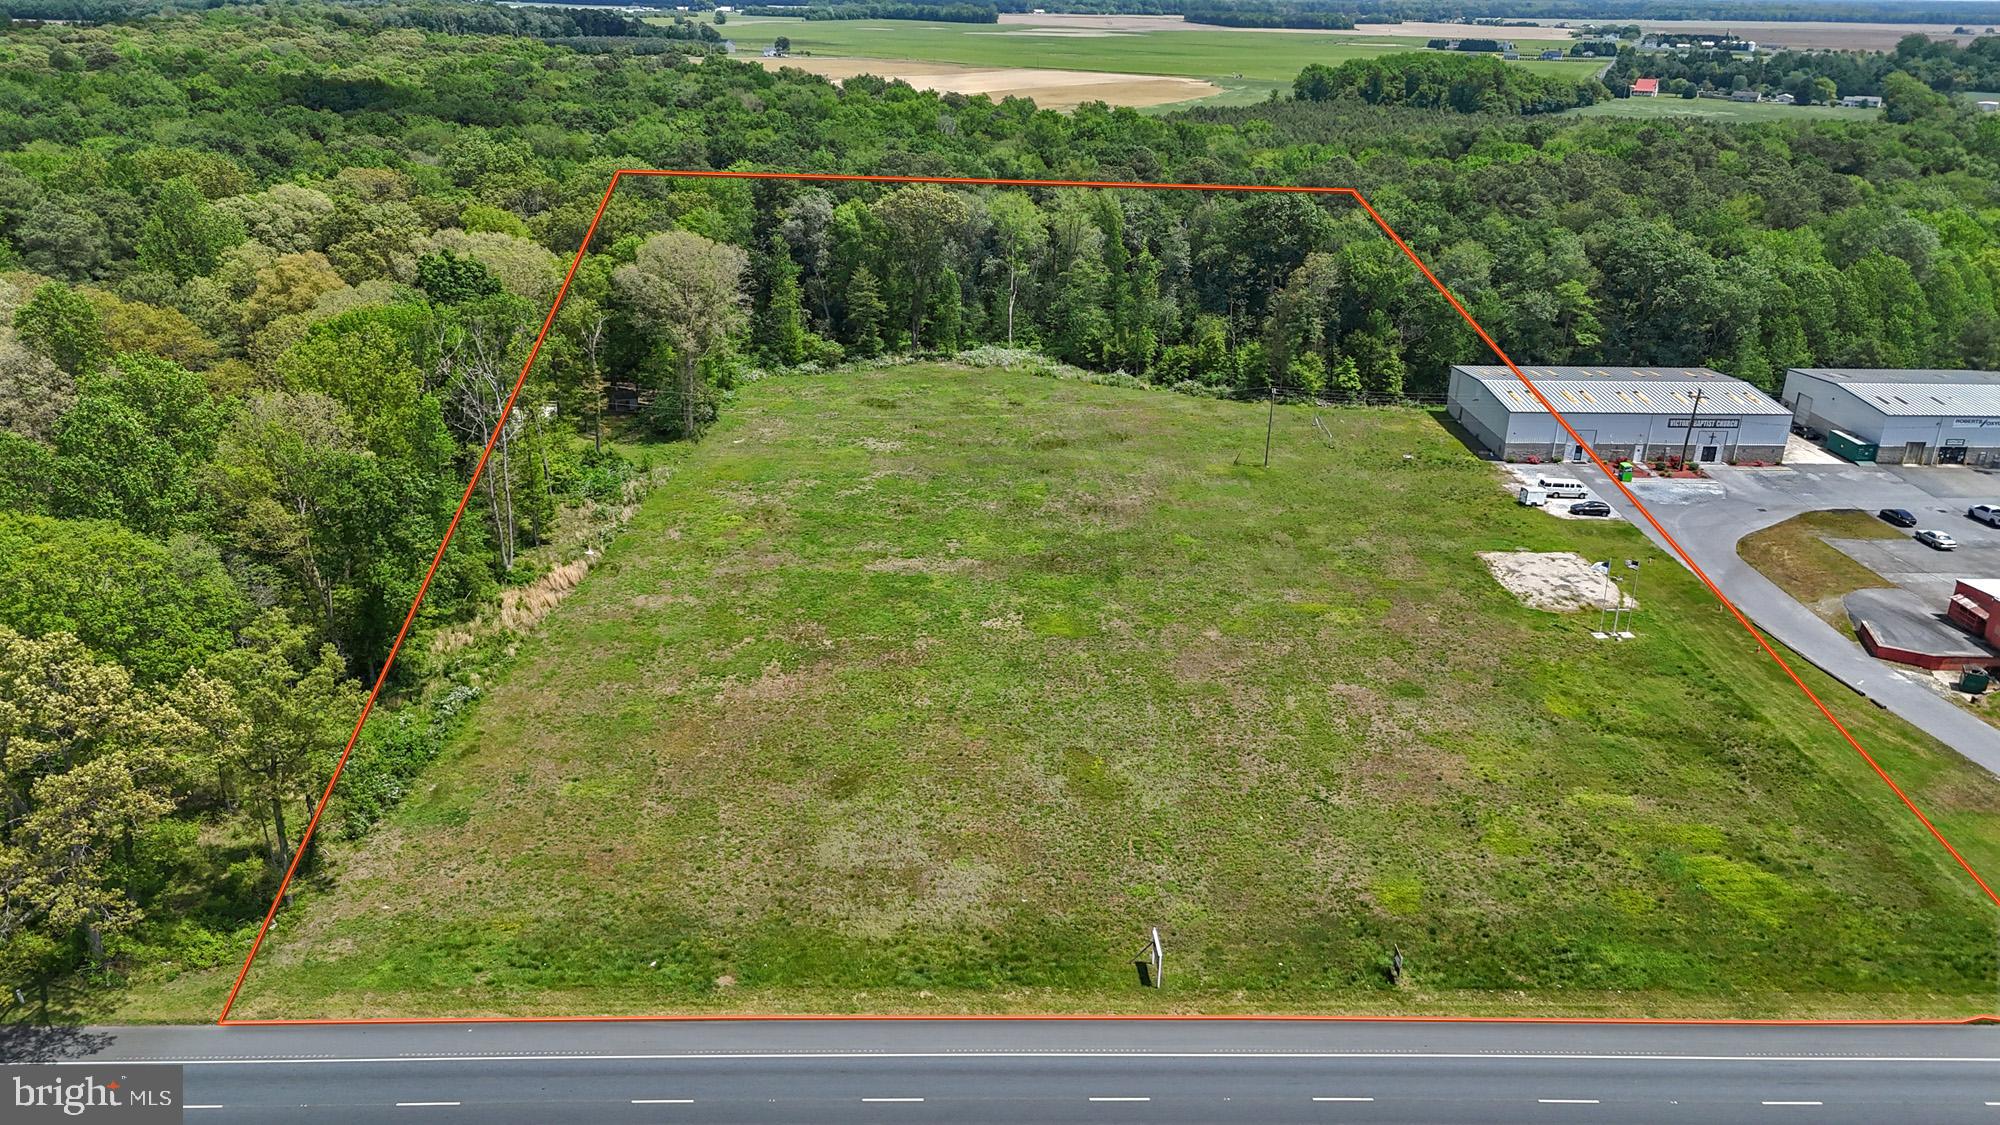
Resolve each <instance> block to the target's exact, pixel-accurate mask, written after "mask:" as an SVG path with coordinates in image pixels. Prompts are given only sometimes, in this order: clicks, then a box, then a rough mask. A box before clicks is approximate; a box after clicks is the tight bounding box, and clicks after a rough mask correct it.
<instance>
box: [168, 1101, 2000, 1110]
mask: <svg viewBox="0 0 2000 1125" xmlns="http://www.w3.org/2000/svg"><path fill="white" fill-rule="evenodd" d="M1986 1104H1987V1105H1992V1104H1993V1103H1992V1102H1987V1103H1986ZM181 1108H182V1109H221V1108H222V1104H221V1103H220V1102H217V1103H214V1104H210V1105H184V1106H182V1107H181Z"/></svg>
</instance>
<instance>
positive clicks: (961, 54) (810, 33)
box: [722, 17, 1602, 104]
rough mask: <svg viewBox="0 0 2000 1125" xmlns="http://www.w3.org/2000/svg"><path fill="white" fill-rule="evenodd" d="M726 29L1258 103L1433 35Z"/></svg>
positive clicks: (828, 51)
mask: <svg viewBox="0 0 2000 1125" xmlns="http://www.w3.org/2000/svg"><path fill="white" fill-rule="evenodd" d="M722 30H723V32H724V34H726V35H727V36H728V37H729V38H731V39H733V40H734V41H735V42H736V47H737V50H738V52H739V54H741V53H743V52H748V53H749V54H752V55H755V54H757V53H758V52H759V51H761V50H763V48H764V47H765V46H766V45H768V44H769V43H770V42H771V41H772V40H774V39H776V38H777V37H778V36H781V35H782V36H785V37H787V38H789V39H790V40H791V43H792V52H793V54H795V55H803V56H805V57H802V58H799V59H797V60H795V61H796V62H798V63H799V64H801V65H805V64H810V63H811V62H812V59H813V58H814V57H818V56H836V57H843V58H868V59H883V60H911V61H917V62H940V63H958V64H962V65H967V66H978V67H1024V68H1038V69H1052V70H1085V71H1109V72H1113V73H1119V74H1161V75H1176V76H1182V77H1188V78H1202V79H1207V80H1208V81H1210V82H1213V83H1215V84H1216V85H1218V86H1221V87H1223V89H1224V91H1225V93H1224V94H1222V95H1217V96H1215V97H1213V98H1209V99H1204V100H1205V101H1207V102H1208V103H1209V104H1225V103H1229V102H1241V101H1261V100H1263V98H1264V97H1265V96H1267V95H1268V94H1269V92H1270V91H1271V90H1272V89H1276V88H1285V89H1289V88H1290V86H1291V82H1292V79H1293V78H1295V77H1297V76H1298V73H1299V71H1300V70H1302V69H1304V67H1305V66H1306V64H1307V63H1315V62H1318V63H1328V64H1339V63H1342V62H1346V61H1347V60H1349V59H1359V58H1372V57H1374V56H1376V55H1382V54H1388V53H1390V52H1394V51H1411V50H1420V49H1422V48H1423V46H1424V44H1425V42H1426V40H1424V39H1421V38H1408V37H1402V36H1393V35H1382V36H1372V35H1371V36H1355V35H1336V34H1325V35H1315V34H1299V33H1295V32H1284V31H1272V32H1246V31H1234V30H1228V29H1222V28H1217V29H1214V30H1201V31H1184V30H1172V31H1169V30H1130V31H1115V32H1093V33H1089V34H1053V33H1047V29H1041V28H1034V27H1023V26H1018V25H1004V24H1002V25H996V24H939V23H922V22H918V21H913V20H816V21H807V20H803V19H793V18H778V17H770V18H740V19H732V20H730V21H729V23H728V25H727V26H726V27H724V28H723V29H722ZM1531 46H1534V44H1530V43H1528V42H1526V41H1524V43H1523V50H1528V49H1529V48H1530V47H1531ZM1518 65H1520V66H1525V67H1528V68H1530V69H1533V70H1537V71H1541V72H1543V73H1560V74H1571V75H1574V76H1575V77H1577V78H1579V79H1582V78H1586V77H1588V76H1589V75H1591V74H1593V73H1595V72H1596V70H1597V69H1598V68H1599V67H1600V66H1601V65H1602V64H1601V63H1598V62H1593V61H1590V60H1583V61H1577V62H1571V61H1559V62H1542V61H1540V60H1538V59H1525V60H1523V61H1521V62H1520V63H1519V64H1518Z"/></svg>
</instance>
